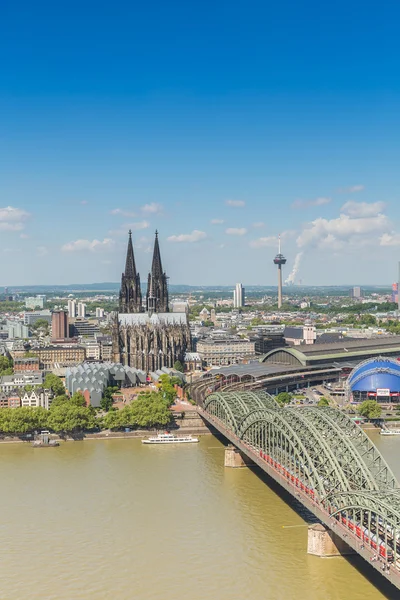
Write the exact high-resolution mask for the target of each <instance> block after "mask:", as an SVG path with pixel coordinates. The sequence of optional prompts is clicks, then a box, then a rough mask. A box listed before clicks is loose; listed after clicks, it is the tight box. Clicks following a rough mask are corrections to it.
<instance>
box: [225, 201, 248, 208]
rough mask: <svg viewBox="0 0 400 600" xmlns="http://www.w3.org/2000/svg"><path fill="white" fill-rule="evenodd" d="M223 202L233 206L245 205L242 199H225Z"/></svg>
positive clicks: (240, 206)
mask: <svg viewBox="0 0 400 600" xmlns="http://www.w3.org/2000/svg"><path fill="white" fill-rule="evenodd" d="M225 204H226V205H227V206H234V207H235V208H242V207H243V206H246V202H245V201H244V200H225Z"/></svg>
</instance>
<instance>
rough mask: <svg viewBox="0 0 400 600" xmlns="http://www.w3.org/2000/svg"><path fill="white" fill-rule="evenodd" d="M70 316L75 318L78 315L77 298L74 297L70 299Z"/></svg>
mask: <svg viewBox="0 0 400 600" xmlns="http://www.w3.org/2000/svg"><path fill="white" fill-rule="evenodd" d="M68 316H69V318H70V319H75V317H76V300H74V299H73V298H71V299H70V300H68Z"/></svg>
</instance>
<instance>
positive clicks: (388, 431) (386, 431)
mask: <svg viewBox="0 0 400 600" xmlns="http://www.w3.org/2000/svg"><path fill="white" fill-rule="evenodd" d="M381 435H400V429H381Z"/></svg>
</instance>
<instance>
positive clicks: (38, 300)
mask: <svg viewBox="0 0 400 600" xmlns="http://www.w3.org/2000/svg"><path fill="white" fill-rule="evenodd" d="M45 302H46V296H31V297H29V298H25V307H26V308H31V309H32V310H35V308H44V305H45Z"/></svg>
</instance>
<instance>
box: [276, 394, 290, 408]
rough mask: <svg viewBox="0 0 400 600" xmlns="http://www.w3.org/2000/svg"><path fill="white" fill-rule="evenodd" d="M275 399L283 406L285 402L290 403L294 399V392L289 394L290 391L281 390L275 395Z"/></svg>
mask: <svg viewBox="0 0 400 600" xmlns="http://www.w3.org/2000/svg"><path fill="white" fill-rule="evenodd" d="M275 399H276V401H277V402H278V403H279V404H280V405H281V406H283V405H284V404H289V402H290V401H291V399H292V394H289V392H281V393H280V394H278V395H277V396H276V397H275Z"/></svg>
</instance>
